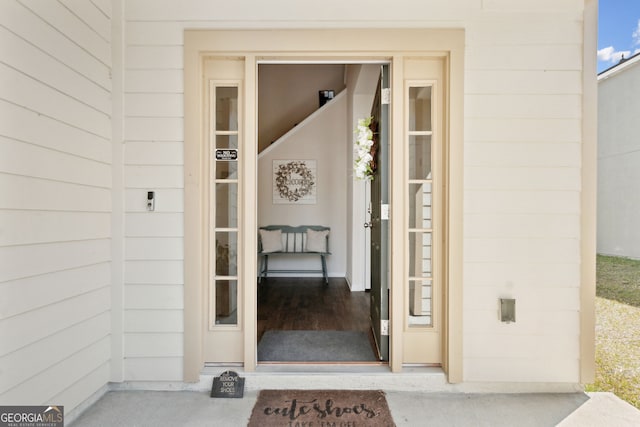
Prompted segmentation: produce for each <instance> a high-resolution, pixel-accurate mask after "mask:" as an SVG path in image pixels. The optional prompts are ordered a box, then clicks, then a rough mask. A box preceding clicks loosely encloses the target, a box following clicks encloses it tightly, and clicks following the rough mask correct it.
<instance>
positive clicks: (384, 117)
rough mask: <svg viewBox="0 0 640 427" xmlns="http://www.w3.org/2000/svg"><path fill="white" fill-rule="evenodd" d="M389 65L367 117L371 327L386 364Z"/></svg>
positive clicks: (387, 337) (383, 73)
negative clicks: (371, 160)
mask: <svg viewBox="0 0 640 427" xmlns="http://www.w3.org/2000/svg"><path fill="white" fill-rule="evenodd" d="M388 88H389V65H382V66H381V73H380V81H379V84H378V89H377V91H376V96H375V99H374V102H373V106H372V110H371V115H372V116H373V120H372V130H373V134H374V146H377V153H376V166H377V167H376V170H375V174H374V177H373V181H371V222H370V223H369V224H368V225H369V228H370V230H371V323H372V327H373V335H374V337H375V340H376V344H377V347H378V352H379V357H380V360H389V237H388V236H389V185H388V184H389V107H390V105H389V90H388Z"/></svg>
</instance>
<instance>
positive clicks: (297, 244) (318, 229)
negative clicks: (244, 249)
mask: <svg viewBox="0 0 640 427" xmlns="http://www.w3.org/2000/svg"><path fill="white" fill-rule="evenodd" d="M330 230H331V229H330V228H329V227H325V226H322V225H298V226H290V225H267V226H264V227H260V228H259V229H258V255H259V256H260V257H261V263H260V273H259V276H258V283H260V282H262V278H263V277H264V278H266V277H267V274H268V273H322V277H324V281H325V283H326V284H329V278H328V277H327V260H326V256H327V255H330V254H331V252H329V232H330ZM271 255H276V256H285V255H286V256H297V255H318V256H319V257H320V265H321V268H322V269H320V270H308V269H302V270H301V269H269V256H271Z"/></svg>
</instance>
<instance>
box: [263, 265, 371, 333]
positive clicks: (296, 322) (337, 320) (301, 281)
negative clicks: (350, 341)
mask: <svg viewBox="0 0 640 427" xmlns="http://www.w3.org/2000/svg"><path fill="white" fill-rule="evenodd" d="M268 330H334V331H363V332H366V333H367V334H369V333H370V331H371V324H370V321H369V293H368V292H351V291H350V290H349V286H348V285H347V282H346V280H345V279H343V278H330V279H329V285H325V284H324V280H323V279H322V278H282V277H270V278H268V279H266V280H265V279H263V280H262V283H261V284H259V285H258V342H259V341H260V339H261V338H262V335H263V334H264V332H265V331H268Z"/></svg>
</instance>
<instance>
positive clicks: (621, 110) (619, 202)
mask: <svg viewBox="0 0 640 427" xmlns="http://www.w3.org/2000/svg"><path fill="white" fill-rule="evenodd" d="M638 93H640V58H639V57H635V58H633V59H632V60H629V62H628V63H624V64H622V65H618V66H617V67H616V69H614V70H611V71H609V72H607V73H603V74H601V75H600V77H599V79H598V253H601V254H605V255H616V256H625V257H630V258H635V259H640V216H639V215H638V212H640V121H639V120H638V116H639V113H640V99H638Z"/></svg>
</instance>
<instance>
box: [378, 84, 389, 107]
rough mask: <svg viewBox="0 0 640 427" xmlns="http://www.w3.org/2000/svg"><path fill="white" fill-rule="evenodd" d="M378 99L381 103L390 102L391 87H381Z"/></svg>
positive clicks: (386, 103) (387, 103)
mask: <svg viewBox="0 0 640 427" xmlns="http://www.w3.org/2000/svg"><path fill="white" fill-rule="evenodd" d="M380 100H381V102H382V105H389V104H391V88H388V87H386V88H382V91H381V93H380Z"/></svg>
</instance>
